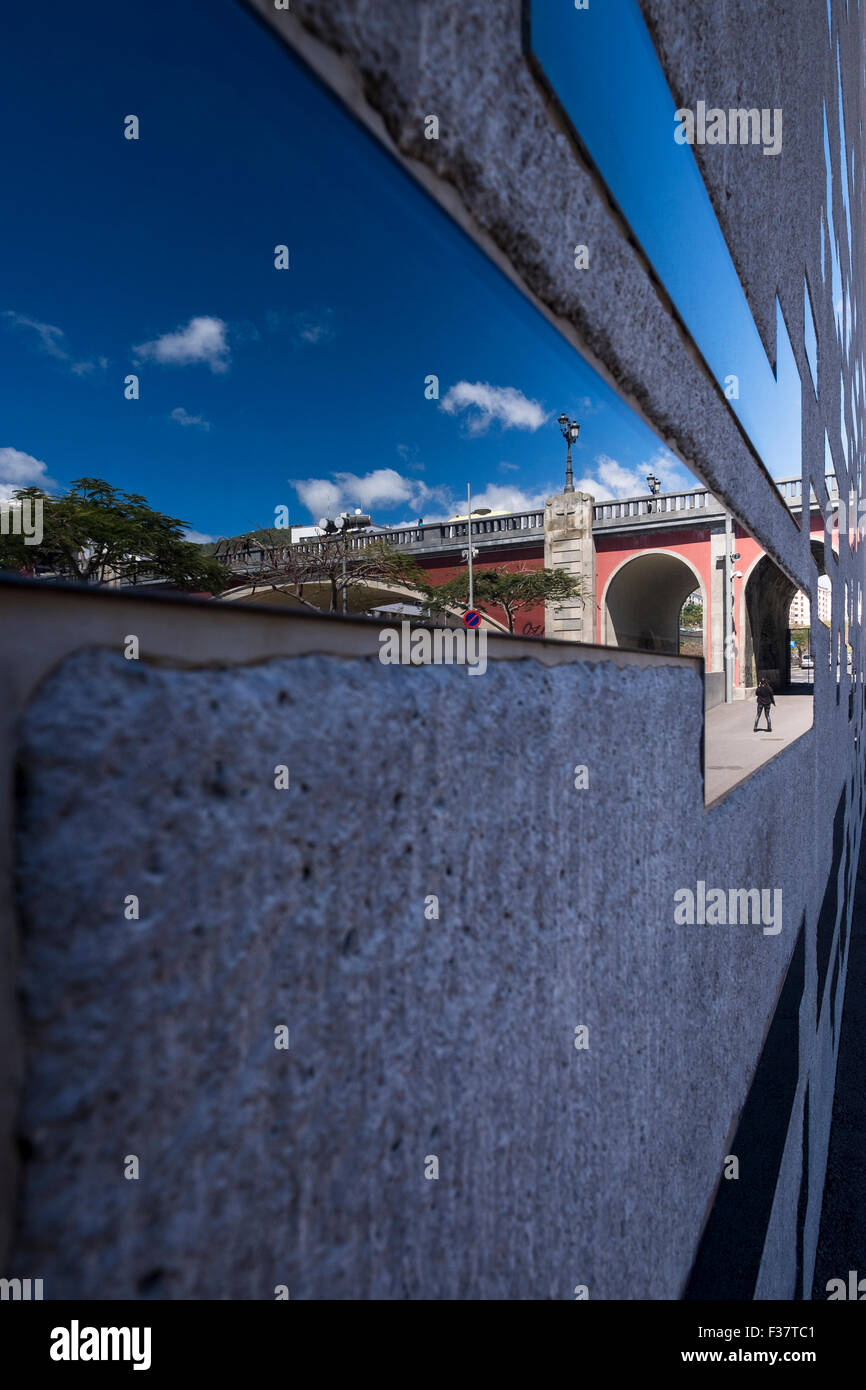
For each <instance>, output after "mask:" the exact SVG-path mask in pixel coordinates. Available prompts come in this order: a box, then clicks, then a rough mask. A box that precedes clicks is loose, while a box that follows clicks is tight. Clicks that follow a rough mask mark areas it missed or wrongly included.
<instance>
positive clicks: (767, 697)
mask: <svg viewBox="0 0 866 1390" xmlns="http://www.w3.org/2000/svg"><path fill="white" fill-rule="evenodd" d="M755 698H756V700H757V701H758V708H757V709H756V710H755V727H754V729H753V731H752V732H753V733H757V732H758V722H759V720H760V718H761V715H762V714H765V715H766V716H767V731H768V733H772V732H773V726H772V724H771V723H770V706H771V705H774V704H775V703H776V701H775V700H774V699H773V690H772V687H771V685H770V682H769V681H768V680H767V678H766V676H765V677H764V679H763V680H760V681H758V688H757V690H756V691H755Z"/></svg>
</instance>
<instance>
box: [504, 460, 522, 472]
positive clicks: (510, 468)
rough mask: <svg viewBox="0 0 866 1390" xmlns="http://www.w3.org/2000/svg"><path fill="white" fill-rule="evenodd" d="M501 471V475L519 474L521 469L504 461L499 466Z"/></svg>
mask: <svg viewBox="0 0 866 1390" xmlns="http://www.w3.org/2000/svg"><path fill="white" fill-rule="evenodd" d="M499 471H500V473H519V472H520V469H519V468H518V466H517V464H516V463H506V462H505V460H504V459H503V461H502V463H500V465H499Z"/></svg>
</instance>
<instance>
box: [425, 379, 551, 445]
mask: <svg viewBox="0 0 866 1390" xmlns="http://www.w3.org/2000/svg"><path fill="white" fill-rule="evenodd" d="M440 404H441V408H442V410H444V411H445V412H446V414H448V415H457V414H458V413H459V412H461V411H464V410H468V411H470V412H477V413H471V414H469V415H468V416H467V418H466V428H467V430H468V432H469V434H484V433H485V432H486V430H488V429H489V427H490V425H491V424H492V423H493V421H494V420H496V421H498V422H499V424H501V425H502V428H503V429H506V430H508V429H517V430H537V429H540V427H541V426H542V425H543V424H544V423H545V421H546V420H547V419H549V412H547V411H545V410H544V409H543V407H542V406H541V405H540V404H539V402H538V401H533V400H530V399H529V397H528V396H524V394H523V392H522V391H518V389H517V387H516V386H491V385H490V383H489V382H486V381H474V382H473V381H458V382H457V384H456V385H455V386H452V387H451V388H450V390H448V392H447V393H446V394H445V396H443V398H442V401H441V403H440Z"/></svg>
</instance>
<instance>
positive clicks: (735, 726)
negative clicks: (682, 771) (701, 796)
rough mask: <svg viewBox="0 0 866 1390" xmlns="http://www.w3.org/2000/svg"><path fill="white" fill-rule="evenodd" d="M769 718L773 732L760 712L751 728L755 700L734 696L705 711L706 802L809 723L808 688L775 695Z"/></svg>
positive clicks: (810, 715) (759, 764)
mask: <svg viewBox="0 0 866 1390" xmlns="http://www.w3.org/2000/svg"><path fill="white" fill-rule="evenodd" d="M770 720H771V722H772V725H773V732H772V733H770V734H768V733H767V731H766V728H765V721H764V717H763V715H762V716H761V728H760V731H759V732H758V733H757V734H756V733H753V732H752V730H753V727H754V723H755V701H754V700H735V701H734V702H733V704H730V705H716V707H715V709H711V710H710V711H709V712H708V714H707V716H706V725H705V736H706V748H705V754H704V757H705V773H706V776H705V785H706V800H707V803H709V802H711V801H715V800H716V798H717V797H719V796H722V795H723V793H724V792H726V791H730V789H731V787H734V786H736V784H737V782H741V781H742V780H743V778H744V777H748V775H749V773H751V772H754V771H755V769H756V768H759V767H760V766H761V764H762V763H766V762H769V760H770V758H774V757H775V756H776V754H777V753H781V751H782V749H783V748H787V746H788V744H789V743H793V742H794V739H796V738H799V737H800V735H801V734H804V733H805V732H806V730H807V729H810V728H811V727H812V695H811V689H810V693H809V694H808V695H800V694H797V695H786V694H780V695H777V696H776V703H775V705H774V706H773V707H772V708H771V710H770Z"/></svg>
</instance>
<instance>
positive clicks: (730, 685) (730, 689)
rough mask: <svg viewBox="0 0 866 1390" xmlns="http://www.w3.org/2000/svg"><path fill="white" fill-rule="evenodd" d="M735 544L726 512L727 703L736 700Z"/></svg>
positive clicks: (725, 649) (725, 657)
mask: <svg viewBox="0 0 866 1390" xmlns="http://www.w3.org/2000/svg"><path fill="white" fill-rule="evenodd" d="M733 546H734V532H733V527H732V525H731V514H730V512H725V569H724V576H725V578H724V584H725V595H724V614H725V622H724V627H725V646H724V661H725V704H726V705H730V704H733V700H734V594H733V587H732V580H731V564H732V561H731V552H732V550H733Z"/></svg>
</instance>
